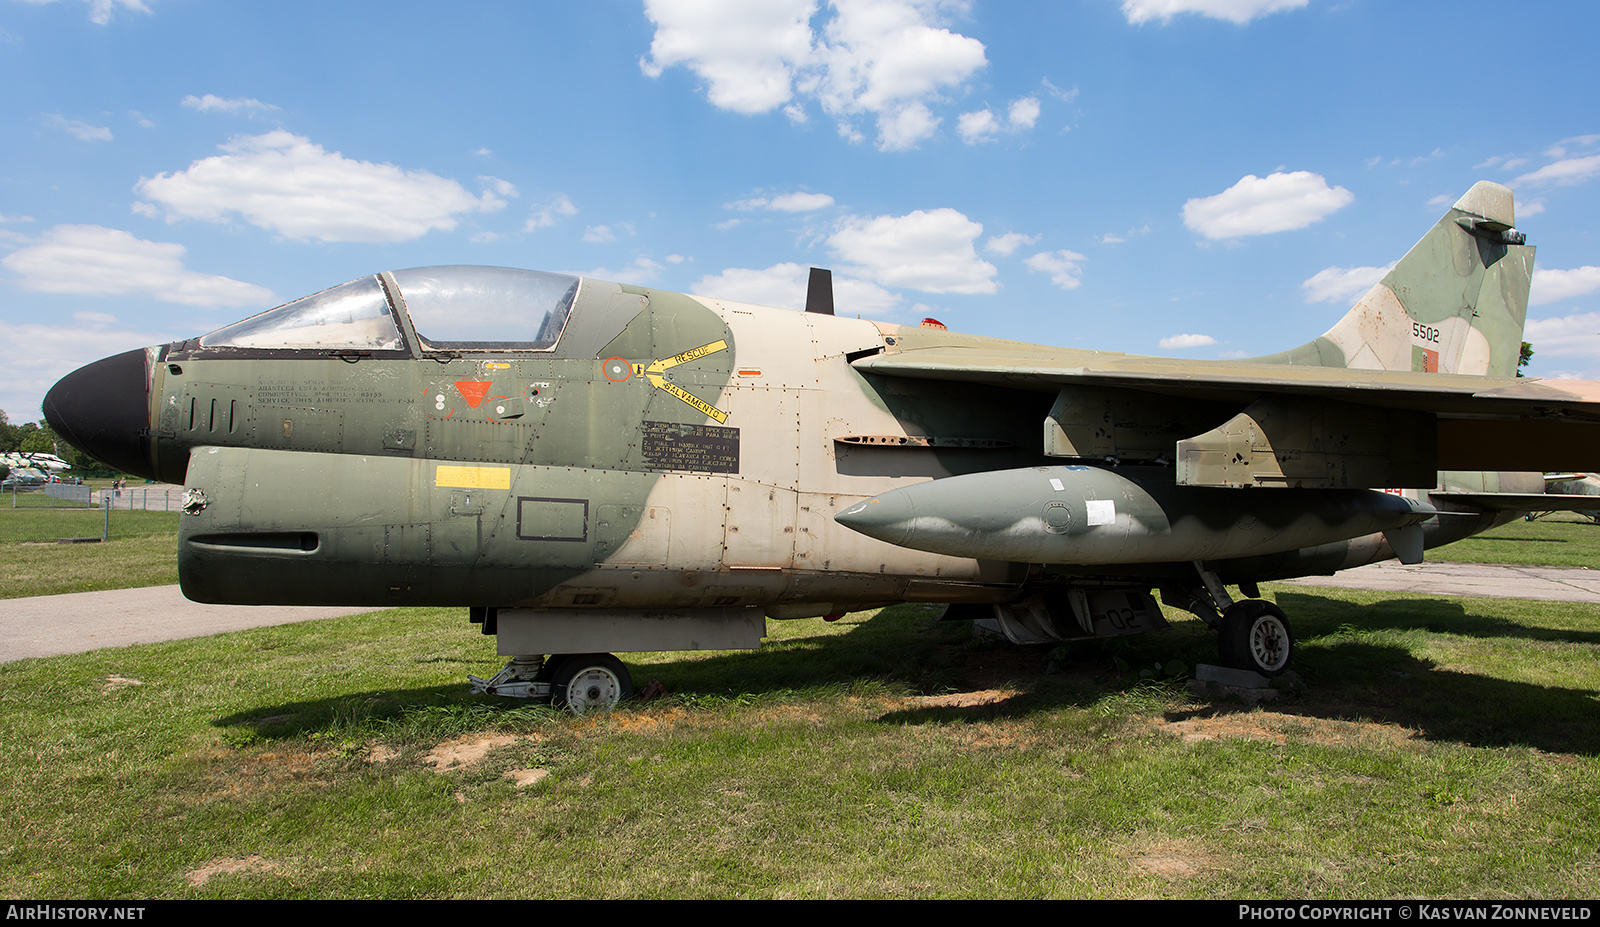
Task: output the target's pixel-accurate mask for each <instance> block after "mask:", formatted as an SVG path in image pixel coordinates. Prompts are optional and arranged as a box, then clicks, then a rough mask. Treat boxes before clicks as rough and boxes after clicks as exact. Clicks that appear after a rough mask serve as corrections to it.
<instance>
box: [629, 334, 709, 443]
mask: <svg viewBox="0 0 1600 927" xmlns="http://www.w3.org/2000/svg"><path fill="white" fill-rule="evenodd" d="M727 349H728V342H726V341H713V342H711V343H710V344H702V345H701V346H700V347H698V348H690V349H689V350H687V351H684V352H683V353H682V354H674V355H672V356H671V357H668V358H666V359H664V360H658V361H652V362H650V363H649V364H648V365H646V364H634V365H633V372H634V373H635V374H636V375H638V376H641V377H644V378H645V379H647V380H649V381H650V385H651V386H654V387H655V388H656V389H659V390H665V391H666V392H667V393H668V394H670V395H673V396H676V397H678V398H679V399H682V400H683V401H684V402H687V403H688V404H689V405H691V406H694V407H695V408H696V409H699V410H700V411H701V412H704V413H705V414H706V415H709V416H711V417H712V418H713V419H716V422H717V424H718V425H720V424H722V423H723V422H726V421H727V420H728V413H726V412H724V411H722V410H721V409H719V408H717V407H716V406H714V405H712V404H711V403H709V402H706V401H705V400H704V399H701V398H700V397H699V396H695V395H693V394H691V393H689V392H687V391H686V390H684V389H683V388H682V387H680V386H678V385H677V384H675V383H668V382H667V378H666V372H667V371H668V370H670V369H672V368H673V367H676V366H678V365H679V364H687V363H688V362H689V361H692V360H699V359H700V358H702V357H705V356H706V355H707V354H715V353H717V352H718V351H726V350H727Z"/></svg>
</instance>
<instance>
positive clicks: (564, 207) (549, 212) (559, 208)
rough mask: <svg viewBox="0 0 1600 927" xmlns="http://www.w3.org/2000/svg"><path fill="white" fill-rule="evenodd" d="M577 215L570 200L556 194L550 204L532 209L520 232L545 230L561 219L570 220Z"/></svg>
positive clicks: (564, 195) (560, 194) (563, 195)
mask: <svg viewBox="0 0 1600 927" xmlns="http://www.w3.org/2000/svg"><path fill="white" fill-rule="evenodd" d="M577 214H578V207H576V206H574V205H572V200H570V199H567V196H566V194H564V193H558V194H556V196H555V199H552V200H551V201H550V202H548V203H545V204H543V205H541V206H535V207H534V209H533V212H532V214H530V215H529V216H528V221H527V223H526V224H524V225H523V226H522V230H523V231H524V232H531V231H533V230H534V229H547V228H549V227H550V226H552V225H555V224H556V223H557V222H560V221H561V220H562V219H567V218H571V217H572V216H575V215H577Z"/></svg>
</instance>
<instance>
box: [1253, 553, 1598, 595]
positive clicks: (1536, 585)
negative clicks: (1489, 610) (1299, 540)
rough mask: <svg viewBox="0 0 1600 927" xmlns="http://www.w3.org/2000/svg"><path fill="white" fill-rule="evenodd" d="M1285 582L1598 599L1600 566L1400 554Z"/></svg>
mask: <svg viewBox="0 0 1600 927" xmlns="http://www.w3.org/2000/svg"><path fill="white" fill-rule="evenodd" d="M1284 582H1286V583H1289V584H1291V585H1295V586H1333V587H1336V588H1340V589H1376V590H1378V591H1380V592H1415V593H1418V594H1420V595H1468V596H1488V597H1491V598H1500V599H1546V600H1549V601H1553V602H1600V570H1588V569H1584V568H1583V567H1526V566H1507V565H1504V564H1498V563H1446V562H1444V561H1438V562H1423V563H1419V564H1416V565H1414V566H1406V565H1404V564H1402V563H1400V562H1399V561H1397V560H1389V561H1386V562H1384V563H1374V564H1370V565H1368V566H1364V567H1357V568H1355V569H1353V570H1345V571H1344V572H1342V573H1336V574H1334V575H1333V576H1307V577H1304V578H1302V579H1290V580H1284Z"/></svg>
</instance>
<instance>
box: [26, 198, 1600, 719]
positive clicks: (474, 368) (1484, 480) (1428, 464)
mask: <svg viewBox="0 0 1600 927" xmlns="http://www.w3.org/2000/svg"><path fill="white" fill-rule="evenodd" d="M1514 225H1515V222H1514V204H1513V200H1512V195H1511V191H1510V190H1508V189H1507V188H1505V187H1502V186H1500V185H1497V184H1493V183H1487V182H1485V183H1479V184H1477V185H1476V186H1474V187H1473V188H1472V189H1471V190H1470V191H1469V192H1468V193H1467V194H1466V195H1465V196H1463V197H1462V198H1461V200H1460V201H1459V202H1457V203H1456V204H1455V206H1454V207H1453V208H1451V209H1450V210H1449V211H1448V212H1447V213H1446V215H1445V216H1444V217H1443V218H1442V219H1440V220H1439V222H1438V223H1437V224H1436V225H1435V226H1434V227H1433V228H1432V229H1431V230H1430V231H1429V232H1428V233H1427V234H1426V235H1425V236H1424V237H1423V238H1422V240H1421V241H1420V242H1419V243H1418V244H1417V245H1416V246H1415V247H1413V248H1412V249H1411V251H1410V252H1409V253H1407V255H1406V256H1405V257H1404V258H1403V259H1402V260H1401V261H1400V262H1399V263H1398V264H1397V265H1396V266H1395V267H1394V269H1393V270H1391V271H1390V272H1389V274H1388V275H1387V276H1386V277H1384V279H1383V281H1382V282H1381V283H1379V284H1377V285H1376V286H1374V287H1373V288H1372V289H1371V290H1370V291H1369V292H1368V293H1367V294H1366V295H1365V296H1364V297H1362V298H1361V300H1360V301H1359V302H1357V303H1356V305H1355V307H1354V308H1352V309H1351V310H1350V311H1349V313H1348V314H1347V315H1346V316H1345V317H1344V318H1343V319H1342V320H1340V321H1339V322H1338V323H1337V324H1336V325H1334V326H1333V328H1331V329H1329V330H1328V331H1327V333H1326V334H1324V335H1322V336H1321V337H1319V338H1317V339H1315V340H1314V341H1311V342H1308V343H1306V344H1304V345H1301V346H1300V347H1298V348H1294V349H1293V350H1289V351H1285V352H1283V353H1281V354H1273V355H1269V356H1266V357H1259V358H1255V359H1252V360H1246V361H1237V362H1235V361H1222V362H1205V361H1189V360H1174V359H1165V358H1156V357H1138V356H1131V355H1124V354H1113V353H1105V352H1098V351H1085V350H1073V349H1066V348H1053V347H1043V346H1039V345H1033V344H1025V343H1020V342H1014V341H1002V340H997V339H992V338H983V337H978V336H974V335H966V334H958V333H955V332H950V331H946V330H944V329H943V328H942V327H933V326H928V327H921V326H903V325H890V324H885V323H880V322H871V321H862V320H859V319H853V318H845V317H843V316H837V315H834V314H833V296H832V288H831V278H830V277H829V275H828V273H827V272H826V271H821V270H815V271H813V273H812V281H811V283H812V285H811V290H810V292H809V294H808V301H807V306H806V310H807V311H805V312H794V311H785V310H779V309H771V308H763V307H759V306H752V305H746V304H742V303H737V302H729V301H726V300H720V299H712V298H703V297H697V296H688V295H684V294H680V293H672V292H666V291H662V290H655V289H649V288H645V287H638V286H628V285H622V284H616V283H610V282H606V281H602V280H594V279H589V278H579V277H574V276H567V275H562V274H551V273H541V272H536V271H529V270H513V269H507V268H497V267H455V266H452V267H422V268H413V269H409V270H397V271H393V272H385V273H378V274H373V275H370V276H366V277H361V278H359V279H356V280H352V281H350V282H348V283H345V284H342V285H340V286H336V287H333V288H331V289H328V290H324V291H322V292H320V293H317V294H315V295H312V296H308V297H305V298H304V299H300V300H297V301H295V302H291V303H288V304H287V305H284V306H280V307H278V308H276V309H272V310H269V311H267V312H264V313H261V314H259V315H256V316H254V317H251V318H249V319H245V320H244V321H241V322H237V323H235V324H232V325H229V326H226V327H224V328H220V329H218V330H216V331H214V332H211V333H210V334H206V335H201V336H200V337H198V338H192V339H190V340H187V341H180V342H175V343H172V344H166V345H157V346H153V347H149V348H145V349H142V350H136V351H130V352H128V353H126V354H120V355H117V356H114V357H110V358H106V359H105V360H101V361H98V362H96V363H93V364H90V365H88V366H86V367H84V368H82V369H80V370H78V371H76V372H74V373H72V374H69V375H68V376H66V377H65V378H63V379H62V380H61V382H59V383H58V384H56V386H55V387H54V388H53V389H52V390H51V391H50V393H49V395H48V396H47V397H46V399H45V403H44V410H45V416H46V418H47V419H48V420H49V422H50V425H51V426H52V427H53V428H54V429H55V430H56V432H57V433H58V434H60V435H61V436H63V437H64V438H66V439H67V440H69V441H70V442H72V444H73V445H75V446H76V447H79V448H80V449H82V450H83V451H84V452H86V453H88V454H90V455H92V456H94V457H96V458H98V459H100V460H102V461H104V462H106V463H107V464H109V465H111V466H113V467H116V468H118V469H121V470H123V471H126V472H128V473H132V474H137V475H140V476H145V477H149V478H152V479H159V480H165V481H171V482H182V483H183V484H184V485H185V486H186V487H187V488H186V491H185V497H184V506H183V514H182V516H181V530H180V536H179V550H178V565H179V575H180V577H181V580H182V585H183V591H184V594H185V595H187V596H188V597H189V598H191V599H194V600H196V601H200V602H218V603H235V604H279V605H295V604H306V605H335V604H338V605H373V606H386V605H453V606H465V607H467V609H468V611H469V615H470V617H471V620H472V621H474V622H477V623H480V624H481V625H482V630H483V631H484V632H485V633H490V634H496V635H497V636H498V649H499V652H500V653H501V654H502V655H505V656H508V657H511V658H512V659H511V661H510V662H509V663H508V664H507V666H506V668H505V669H504V670H502V671H501V672H500V673H499V674H498V675H497V676H495V677H494V678H493V679H489V680H476V685H477V686H478V688H479V689H481V690H482V691H489V692H494V693H499V694H513V695H540V696H542V695H549V696H550V697H552V698H553V699H554V700H555V701H556V702H557V703H558V704H566V705H569V706H572V707H573V708H575V709H582V708H585V707H589V706H596V705H600V706H607V705H610V704H614V703H615V701H616V700H617V699H619V698H621V697H624V696H625V695H627V693H628V692H629V690H630V688H631V683H630V679H629V674H628V671H627V669H626V668H625V667H624V666H623V665H622V664H621V663H620V662H619V661H618V660H617V659H616V658H615V657H614V656H613V655H612V652H613V651H620V652H627V651H653V650H691V649H728V648H754V647H758V646H759V645H760V641H761V638H762V636H763V633H764V630H765V622H766V620H768V619H774V620H785V619H793V618H808V617H815V616H833V615H837V614H840V613H843V612H847V611H853V610H859V609H865V608H870V607H874V606H881V605H887V604H890V603H895V602H902V601H913V602H932V603H945V604H948V605H949V606H950V608H949V611H948V615H947V617H957V618H979V619H981V620H983V621H985V622H988V623H989V624H991V625H992V626H993V627H995V628H997V629H998V630H1000V631H1001V632H1003V633H1004V634H1006V635H1007V636H1008V637H1010V638H1011V639H1012V640H1016V641H1058V640H1071V639H1076V638H1085V637H1093V636H1102V635H1116V634H1129V633H1137V632H1141V631H1147V630H1154V629H1159V628H1162V627H1165V626H1166V622H1165V620H1164V619H1163V617H1162V612H1161V609H1160V608H1159V607H1158V606H1157V604H1156V600H1155V597H1154V594H1153V593H1159V594H1160V596H1161V598H1162V601H1164V602H1165V603H1167V604H1168V605H1171V606H1175V607H1178V608H1181V609H1185V610H1188V611H1190V612H1193V613H1195V614H1197V615H1199V616H1201V617H1202V618H1204V619H1205V620H1206V621H1207V622H1209V623H1210V624H1211V625H1212V626H1214V627H1215V628H1216V629H1217V630H1218V631H1219V634H1220V651H1221V658H1222V661H1223V662H1224V663H1226V664H1227V665H1230V666H1233V667H1236V668H1241V669H1247V670H1253V671H1256V672H1259V673H1261V674H1263V675H1267V676H1271V675H1275V674H1280V673H1282V672H1284V671H1285V670H1286V669H1287V668H1288V667H1289V665H1290V661H1291V658H1292V654H1293V648H1294V636H1293V633H1292V631H1291V628H1290V624H1289V621H1288V618H1287V617H1286V616H1285V615H1284V614H1283V612H1282V611H1281V610H1279V609H1278V607H1277V606H1276V605H1274V604H1273V603H1271V602H1269V601H1265V600H1262V599H1261V598H1260V597H1259V596H1260V593H1259V591H1258V588H1257V584H1258V583H1260V582H1262V581H1264V580H1271V579H1279V578H1284V577H1292V576H1304V575H1308V574H1319V573H1324V574H1325V573H1332V572H1334V571H1337V570H1341V569H1345V568H1347V567H1352V566H1356V565H1359V564H1364V563H1370V562H1373V561H1377V560H1383V559H1387V558H1391V557H1399V558H1400V559H1401V560H1403V561H1405V562H1416V561H1418V560H1420V559H1421V558H1422V556H1423V551H1424V550H1425V549H1426V548H1429V547H1434V546H1437V545H1440V544H1445V543H1449V542H1451V541H1454V540H1457V539H1460V538H1463V537H1466V536H1468V535H1471V534H1473V533H1476V532H1479V531H1482V530H1484V529H1487V528H1489V527H1492V526H1494V525H1497V524H1501V523H1504V522H1505V521H1507V520H1510V519H1512V518H1514V517H1515V516H1516V514H1517V513H1519V512H1521V511H1526V510H1530V509H1548V508H1553V507H1560V505H1559V502H1560V500H1559V499H1556V498H1553V497H1550V496H1546V495H1545V494H1544V493H1543V483H1542V479H1541V477H1540V473H1541V472H1542V471H1544V470H1547V469H1556V468H1563V467H1565V468H1576V467H1579V466H1584V465H1588V464H1592V462H1593V461H1594V460H1596V459H1600V453H1597V450H1600V442H1597V440H1596V438H1597V435H1600V429H1597V428H1596V423H1597V422H1600V384H1591V383H1574V382H1571V381H1553V382H1550V381H1534V380H1518V379H1514V375H1515V373H1516V368H1517V359H1518V357H1519V354H1520V346H1521V337H1522V327H1523V319H1524V315H1525V312H1526V308H1527V294H1528V286H1529V281H1530V279H1531V274H1532V270H1533V254H1534V251H1533V248H1532V247H1529V246H1527V245H1526V244H1525V243H1524V236H1523V235H1522V233H1520V232H1518V231H1516V230H1515V228H1514ZM1583 504H1585V505H1592V504H1593V500H1592V498H1591V499H1588V501H1587V502H1585V503H1583ZM1229 586H1234V587H1236V588H1237V590H1238V591H1239V595H1238V596H1237V597H1236V596H1235V595H1234V594H1233V593H1230V591H1229V589H1228V587H1229Z"/></svg>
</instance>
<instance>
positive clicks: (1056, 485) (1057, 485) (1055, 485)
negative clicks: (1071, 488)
mask: <svg viewBox="0 0 1600 927" xmlns="http://www.w3.org/2000/svg"><path fill="white" fill-rule="evenodd" d="M1050 488H1051V489H1054V490H1055V491H1056V492H1060V491H1061V490H1063V489H1066V487H1065V486H1062V485H1061V481H1060V480H1058V479H1056V478H1055V477H1051V478H1050Z"/></svg>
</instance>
